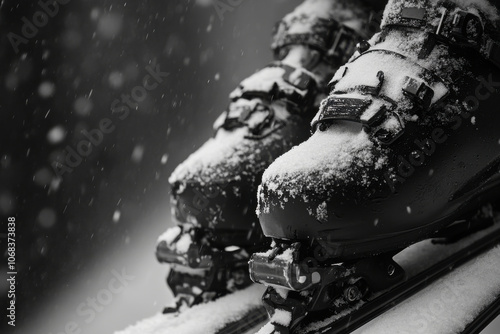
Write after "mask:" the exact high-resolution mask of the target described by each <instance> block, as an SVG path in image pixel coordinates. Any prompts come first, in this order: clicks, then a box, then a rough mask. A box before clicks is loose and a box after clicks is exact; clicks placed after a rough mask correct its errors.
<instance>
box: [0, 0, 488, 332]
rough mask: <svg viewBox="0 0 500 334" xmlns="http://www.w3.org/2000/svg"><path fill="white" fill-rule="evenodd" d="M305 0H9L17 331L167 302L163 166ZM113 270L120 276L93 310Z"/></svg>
mask: <svg viewBox="0 0 500 334" xmlns="http://www.w3.org/2000/svg"><path fill="white" fill-rule="evenodd" d="M221 2H222V3H223V4H228V3H231V5H226V6H225V7H220V6H217V4H218V3H219V4H220V3H221ZM299 3H301V1H300V0H293V1H291V0H287V1H285V0H273V1H269V0H238V1H229V2H228V1H217V0H190V1H188V0H169V1H160V0H140V1H128V2H127V1H124V0H122V1H118V0H99V1H97V0H79V1H76V0H74V1H71V0H58V2H57V4H56V5H54V4H53V1H49V0H42V1H25V0H23V1H14V0H4V1H2V6H1V9H0V25H1V29H0V37H1V39H0V43H1V47H0V127H1V131H0V219H1V221H0V226H2V230H1V231H0V236H1V237H2V238H1V239H0V242H1V243H2V252H4V251H5V245H6V243H5V241H6V239H5V237H4V235H1V234H4V233H6V230H7V228H6V226H7V217H9V216H15V217H16V224H17V225H16V229H17V231H16V243H17V245H16V247H17V254H16V266H17V267H16V269H17V272H18V275H17V287H16V297H17V299H16V327H15V331H13V328H12V327H10V326H9V327H7V326H5V325H6V320H5V319H3V320H2V323H1V325H0V326H1V327H0V331H1V333H11V332H12V333H39V334H50V333H52V334H60V333H66V331H67V329H66V327H67V324H70V323H71V324H73V323H74V324H76V325H77V326H78V329H81V331H82V333H97V334H100V333H113V332H114V331H115V330H120V329H123V328H125V327H126V326H128V325H131V324H133V323H135V322H137V321H139V320H140V319H143V318H145V317H149V316H152V315H154V314H155V313H157V312H159V311H160V310H161V309H162V308H163V306H164V304H165V303H166V302H167V300H168V299H169V298H170V297H171V296H170V295H169V294H168V292H167V289H166V286H165V276H166V272H167V270H166V267H165V266H164V265H160V264H159V263H157V262H156V260H155V255H154V251H155V245H156V239H157V237H158V235H159V234H161V233H162V232H163V231H164V230H166V229H167V228H168V227H170V226H172V224H173V223H172V221H171V218H170V207H169V189H168V182H167V179H168V176H169V175H170V173H171V172H172V171H173V169H174V168H175V166H176V165H177V164H178V163H180V162H181V161H182V160H184V159H185V158H186V157H187V156H188V154H189V153H191V152H192V151H194V150H195V149H196V148H197V147H199V146H200V145H201V144H202V143H203V142H204V141H206V140H207V139H208V137H210V136H211V134H212V123H213V121H214V120H215V119H216V118H217V116H218V115H219V114H220V113H221V112H222V111H223V110H224V108H225V107H226V105H227V102H228V100H227V96H228V94H229V92H230V91H231V90H232V89H233V88H235V87H236V85H237V84H238V83H239V82H240V81H241V80H242V79H244V78H245V77H247V76H248V75H250V74H252V73H253V72H254V71H255V70H257V69H258V68H261V67H263V66H264V65H265V64H266V63H267V62H269V61H270V60H271V52H270V50H269V44H270V39H271V32H272V27H273V25H274V23H275V22H276V21H278V20H279V19H280V18H281V17H283V16H284V15H285V14H286V13H288V12H290V11H291V10H292V9H293V8H294V7H295V6H297V5H298V4H299ZM221 8H223V9H222V10H221ZM44 13H45V14H44ZM153 72H156V76H151V73H153ZM166 73H168V75H167V74H166ZM148 74H149V75H150V77H149V79H148V80H145V78H146V76H147V75H148ZM155 78H156V81H155V80H154V79H155ZM154 83H156V84H157V85H154V86H155V87H154V88H151V87H152V86H153V84H154ZM146 86H147V87H150V88H151V89H148V90H146V89H145V88H144V87H146ZM103 122H104V123H103ZM103 124H105V125H104V127H105V128H106V129H107V131H106V133H103V132H101V133H103V135H102V136H98V135H95V133H96V129H99V128H100V127H102V126H103ZM86 134H87V136H86ZM93 134H94V136H93ZM88 136H90V137H91V138H93V140H94V141H95V145H92V146H88V145H84V144H82V143H84V141H86V140H88ZM92 136H93V137H92ZM71 152H73V153H71ZM6 255H7V253H6V252H5V253H4V257H2V262H1V263H0V273H1V274H0V275H2V276H0V277H1V280H0V295H1V301H2V306H1V307H2V309H5V308H6V307H7V304H6V303H7V302H8V300H7V298H6V295H7V290H8V285H7V283H6V279H5V274H6V272H7V271H8V270H7V256H6ZM117 272H120V273H126V276H127V277H130V279H129V280H128V281H127V282H126V289H123V291H121V292H120V293H115V294H112V295H111V297H110V298H108V300H106V303H105V305H103V304H100V305H97V306H98V307H96V308H94V309H93V310H94V311H93V315H92V316H91V313H92V312H90V311H89V305H90V303H91V301H92V300H93V299H94V300H95V298H96V297H97V296H99V295H100V294H102V291H103V290H106V289H108V284H109V282H110V280H112V278H113V277H114V276H116V273H117ZM82 304H83V306H84V308H82ZM78 310H80V312H79V311H78ZM82 310H87V311H88V312H87V314H86V315H85V316H83V315H82V314H81V313H82V312H81V311H82ZM2 314H3V313H2ZM485 333H486V332H485ZM490 333H494V331H490Z"/></svg>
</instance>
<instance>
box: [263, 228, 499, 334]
mask: <svg viewBox="0 0 500 334" xmlns="http://www.w3.org/2000/svg"><path fill="white" fill-rule="evenodd" d="M498 244H500V223H498V222H497V223H496V224H495V225H494V226H492V227H490V228H488V229H485V230H483V231H480V232H477V233H475V234H473V235H471V236H468V237H466V238H464V239H462V240H460V241H458V242H456V243H453V244H447V245H437V244H433V243H432V241H431V240H425V241H422V242H419V243H417V244H414V245H412V246H410V247H408V248H407V249H405V250H403V251H402V252H401V253H399V254H397V255H396V256H395V257H394V259H395V261H396V262H397V263H398V264H399V265H401V267H403V269H405V271H406V274H407V276H406V279H405V280H404V281H403V282H401V283H398V284H397V285H395V286H394V287H392V288H390V289H389V290H386V291H383V292H379V293H377V294H374V295H372V296H370V297H369V298H368V299H367V300H365V301H361V302H359V303H358V304H357V305H355V306H353V307H352V308H350V309H347V310H344V311H341V312H339V313H337V314H332V315H331V316H330V317H327V318H325V319H311V318H309V319H307V318H306V319H307V320H306V321H307V323H303V324H301V325H299V326H298V328H296V329H295V331H294V332H293V333H294V334H313V333H314V334H316V333H322V334H347V333H351V332H353V331H355V330H356V329H358V328H360V327H361V326H363V325H365V324H367V323H368V322H370V321H371V320H373V319H375V318H377V317H378V316H380V315H382V314H384V312H387V311H388V310H390V309H392V308H393V307H394V306H396V305H398V304H400V303H402V302H404V301H406V300H408V299H409V298H410V297H411V296H413V295H414V294H416V293H417V292H419V291H421V290H423V289H425V288H426V287H428V286H429V285H431V284H432V283H433V282H436V281H437V280H438V279H439V278H441V277H443V276H445V275H446V274H448V273H450V272H452V271H454V270H455V269H456V268H458V267H459V266H461V265H463V264H465V263H467V262H468V261H470V260H472V259H474V258H478V257H479V256H480V255H481V254H483V253H485V252H486V251H488V250H491V249H492V248H493V247H494V246H496V245H498ZM494 251H496V253H494V256H495V257H498V258H499V261H498V267H496V268H494V272H493V276H495V277H498V284H497V285H498V286H497V287H496V290H497V293H498V294H500V248H497V249H495V250H494ZM490 269H491V268H490ZM473 279H476V280H478V278H473ZM479 280H480V278H479ZM475 283H476V285H477V282H475ZM493 297H495V296H493ZM487 306H488V305H483V306H482V308H483V309H484V308H485V307H487ZM477 307H479V306H477ZM499 311H500V301H498V300H497V302H496V303H493V304H492V306H491V307H487V309H486V310H485V311H484V312H485V313H484V314H481V315H478V316H477V319H476V318H475V317H474V318H471V319H469V323H470V324H469V326H468V327H467V328H466V329H465V331H463V332H461V330H458V331H455V332H450V333H462V334H476V333H479V330H481V329H483V328H484V327H485V326H486V325H487V324H488V323H489V321H491V320H492V319H493V318H494V317H495V316H496V315H498V312H499ZM478 313H479V312H478ZM403 318H404V317H403ZM271 320H272V319H271ZM400 320H401V321H402V322H405V321H408V319H400ZM441 320H442V321H445V320H446V319H441ZM386 325H387V324H385V325H384V326H379V327H380V328H381V330H380V331H376V330H373V331H372V330H371V329H370V328H367V329H365V330H364V331H362V333H370V334H371V333H388V332H390V333H393V331H391V329H390V328H387V326H386ZM466 326H467V323H465V324H463V327H466ZM367 327H370V326H367ZM469 327H470V328H469ZM257 329H258V328H257ZM462 329H463V328H462ZM256 331H257V330H254V332H253V333H255V332H256ZM424 332H425V333H429V331H424ZM270 333H274V334H276V333H277V332H276V328H275V327H274V325H272V323H271V321H269V322H268V323H267V324H265V325H264V327H262V328H261V329H260V330H259V331H258V334H270ZM394 333H396V332H394ZM400 333H404V334H407V333H417V331H406V330H403V331H400ZM437 333H441V332H437Z"/></svg>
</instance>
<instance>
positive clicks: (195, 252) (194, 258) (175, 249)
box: [157, 0, 373, 313]
mask: <svg viewBox="0 0 500 334" xmlns="http://www.w3.org/2000/svg"><path fill="white" fill-rule="evenodd" d="M370 13H371V12H370V10H368V9H367V8H365V7H363V6H357V2H352V1H350V2H347V1H330V0H308V1H305V2H304V3H303V4H302V5H301V6H299V7H298V8H297V9H296V10H295V11H294V12H293V13H291V14H289V15H288V16H286V17H285V18H284V19H283V20H282V21H281V22H280V23H279V24H278V25H277V29H276V33H275V36H274V42H273V45H272V48H273V50H274V54H275V56H276V61H275V62H274V63H272V64H270V65H269V66H268V67H266V68H264V69H262V70H261V71H259V72H257V73H256V74H254V75H252V76H251V77H249V78H248V79H246V80H244V81H243V82H242V83H241V84H240V85H239V86H238V87H237V89H236V90H235V91H233V92H232V93H231V95H230V104H229V107H228V110H227V111H226V112H224V113H223V114H222V115H221V116H220V118H219V119H218V120H217V121H216V123H215V125H214V128H215V131H216V134H215V136H214V138H212V139H210V140H209V141H208V142H206V143H205V144H204V145H203V146H202V147H201V148H200V149H199V150H197V151H196V152H195V153H193V154H192V155H191V156H190V157H189V158H188V159H187V160H186V161H185V162H184V163H182V164H181V165H180V166H178V167H177V169H176V170H175V171H174V173H173V174H172V176H171V177H170V179H169V182H170V183H171V186H172V196H171V203H172V207H173V212H174V213H173V214H174V216H175V219H176V221H177V222H178V223H179V224H178V226H176V227H174V228H172V229H170V230H168V231H167V232H166V233H165V234H164V235H163V236H162V237H160V239H159V242H158V246H157V258H158V260H159V261H160V262H165V263H168V264H171V265H172V270H171V271H170V274H169V276H168V278H167V282H168V285H169V286H170V287H171V289H172V291H173V292H174V294H175V295H176V305H175V306H174V307H171V308H166V309H165V312H167V313H168V312H176V311H178V310H179V308H181V307H182V305H186V306H188V307H189V306H192V305H193V304H197V303H201V302H204V301H207V300H212V299H213V298H216V297H219V296H221V295H224V294H226V293H229V292H231V291H234V290H235V289H241V288H243V287H246V286H248V285H249V284H251V280H250V278H249V277H248V259H249V257H250V254H251V253H253V252H256V251H259V250H262V249H263V248H265V247H266V246H267V244H268V243H267V242H266V241H265V238H264V236H263V234H262V231H261V228H260V225H259V222H258V218H257V217H256V215H255V208H256V206H257V203H256V202H257V200H256V194H257V187H258V184H259V183H260V180H261V176H262V173H263V171H264V170H265V168H267V167H268V166H269V164H271V163H272V162H273V161H274V160H275V159H276V158H277V157H278V156H280V155H281V154H283V153H284V152H286V151H288V150H289V149H290V148H291V147H293V146H294V145H297V144H299V143H301V142H302V141H304V140H305V139H307V137H308V136H309V134H310V132H309V124H310V121H311V119H312V117H313V116H314V114H315V113H316V111H317V108H318V107H319V102H320V101H321V100H322V99H323V98H324V97H326V95H327V93H328V90H327V83H328V80H329V79H330V78H331V77H332V75H333V74H334V73H335V71H336V70H337V69H338V68H339V67H340V66H341V65H342V64H344V63H345V62H346V61H347V60H348V59H349V58H350V56H352V54H353V53H354V51H355V48H356V45H357V43H359V42H360V41H361V40H362V39H363V38H364V37H366V36H372V35H373V34H372V32H371V31H370V29H373V25H370V24H369V22H370V21H369V20H370V16H373V15H370Z"/></svg>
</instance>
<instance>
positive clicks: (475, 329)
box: [461, 295, 500, 334]
mask: <svg viewBox="0 0 500 334" xmlns="http://www.w3.org/2000/svg"><path fill="white" fill-rule="evenodd" d="M498 315H500V295H499V296H497V297H496V299H495V301H494V302H493V303H492V304H491V305H489V306H488V307H487V308H485V309H484V310H483V311H482V312H481V313H480V314H479V316H477V317H476V318H475V319H474V321H472V322H471V323H470V324H469V325H467V327H466V328H465V329H464V330H463V331H462V333H461V334H479V333H481V331H482V330H483V329H484V328H486V326H488V325H489V324H490V323H491V322H492V321H493V320H494V319H495V318H496V317H498Z"/></svg>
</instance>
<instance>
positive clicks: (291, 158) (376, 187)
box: [250, 0, 500, 332]
mask: <svg viewBox="0 0 500 334" xmlns="http://www.w3.org/2000/svg"><path fill="white" fill-rule="evenodd" d="M381 27H382V31H381V32H380V33H378V34H376V35H375V36H374V37H373V38H372V39H371V40H370V41H368V42H364V43H360V45H359V48H358V51H357V53H356V54H355V55H354V56H353V58H352V59H351V60H350V61H349V62H348V63H347V64H346V65H345V66H343V67H341V68H340V69H339V70H338V71H337V73H336V75H335V76H334V78H333V79H332V81H331V83H330V86H331V88H332V90H331V92H330V95H329V96H328V98H326V99H325V100H324V101H323V102H322V103H321V107H320V111H319V113H318V114H317V115H316V117H315V118H314V120H313V122H312V128H313V132H314V134H313V136H312V137H311V138H310V139H309V140H307V141H306V142H305V143H303V144H301V145H300V146H298V147H296V148H294V149H292V150H291V151H290V152H288V153H286V154H285V155H283V156H282V157H280V158H279V159H277V160H276V161H275V162H274V163H273V164H272V165H271V166H270V167H269V168H268V169H267V170H266V172H265V173H264V175H263V181H262V185H261V187H260V190H259V208H258V215H259V218H260V222H261V226H262V228H263V232H264V234H265V235H266V236H268V237H272V238H274V244H273V246H274V247H273V249H272V250H270V251H269V252H267V253H260V254H256V255H254V256H253V258H252V260H251V262H250V270H251V277H252V279H253V280H254V281H257V282H261V283H266V284H270V285H274V286H282V287H283V288H285V289H287V290H291V291H293V292H297V293H296V294H289V295H288V297H287V298H284V297H283V296H287V294H286V293H284V292H282V291H281V292H276V291H275V290H273V289H270V290H269V291H268V293H267V296H266V298H267V300H268V304H269V305H270V307H271V308H276V307H277V308H278V309H279V308H280V307H281V309H287V310H288V311H289V312H288V313H287V314H289V313H292V315H291V317H290V319H291V320H290V319H289V320H290V321H286V324H285V325H286V326H284V327H286V328H285V329H287V330H288V329H290V328H293V327H294V326H296V325H297V324H298V323H299V322H300V321H301V319H302V318H303V317H305V316H306V315H307V314H308V312H310V311H320V310H329V309H330V310H331V309H332V308H333V309H336V310H337V311H338V310H339V309H341V306H342V305H344V306H345V305H352V303H356V302H359V300H361V299H362V298H363V297H364V296H366V294H367V293H369V291H379V290H381V289H384V288H387V287H388V286H391V284H394V282H397V281H398V280H400V279H401V278H402V277H403V273H402V272H401V270H400V268H398V265H397V263H394V262H393V260H392V257H393V255H394V254H396V253H397V252H398V251H400V250H401V249H403V248H405V247H406V246H408V245H410V244H412V243H415V242H417V241H420V240H423V239H426V238H430V237H433V236H434V235H436V232H438V231H440V232H441V233H439V237H440V238H442V237H443V234H442V231H446V229H450V225H456V224H458V222H463V221H464V220H466V219H469V218H470V217H472V216H473V215H474V213H475V212H476V210H477V209H478V208H480V207H481V206H482V204H484V203H487V202H489V201H493V202H494V201H495V200H497V199H498V198H499V195H500V194H499V193H500V187H499V185H500V174H499V173H498V171H499V168H500V165H499V164H500V146H499V144H498V143H499V139H500V135H499V134H498V124H500V114H498V112H497V106H498V104H499V103H500V94H498V93H499V88H500V45H499V41H500V36H499V32H500V30H499V14H498V11H497V9H496V8H495V7H494V6H492V5H491V4H489V3H488V2H487V1H486V0H473V1H459V0H418V1H417V0H391V1H390V2H389V4H388V5H387V7H386V10H385V13H384V19H383V22H382V26H381ZM476 221H477V219H474V220H473V222H472V223H470V222H466V223H462V225H461V226H462V228H461V229H462V230H467V229H468V228H469V227H470V226H474V225H477V224H479V223H476ZM481 224H482V223H481ZM340 262H343V263H344V265H338V266H332V265H333V264H335V263H340ZM292 295H293V297H292ZM278 306H280V307H278ZM287 319H288V318H287ZM277 325H279V324H277ZM285 329H281V330H280V331H281V332H286V331H285Z"/></svg>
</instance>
